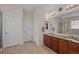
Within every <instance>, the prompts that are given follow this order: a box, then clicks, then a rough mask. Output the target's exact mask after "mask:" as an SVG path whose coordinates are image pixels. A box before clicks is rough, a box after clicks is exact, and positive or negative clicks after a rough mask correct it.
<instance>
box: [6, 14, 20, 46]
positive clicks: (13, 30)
mask: <svg viewBox="0 0 79 59" xmlns="http://www.w3.org/2000/svg"><path fill="white" fill-rule="evenodd" d="M4 17H5V18H4V21H5V26H4V46H5V47H10V46H14V45H17V44H19V38H18V37H19V36H18V33H19V22H18V21H19V18H18V17H17V16H12V15H5V16H4Z"/></svg>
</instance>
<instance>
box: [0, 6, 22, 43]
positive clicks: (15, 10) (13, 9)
mask: <svg viewBox="0 0 79 59" xmlns="http://www.w3.org/2000/svg"><path fill="white" fill-rule="evenodd" d="M0 11H1V12H2V13H3V14H11V15H16V16H19V19H20V22H19V23H20V25H19V26H20V29H19V30H20V34H18V35H19V38H20V44H22V42H23V9H22V8H20V7H17V6H16V5H4V4H1V5H0Z"/></svg>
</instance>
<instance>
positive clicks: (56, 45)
mask: <svg viewBox="0 0 79 59" xmlns="http://www.w3.org/2000/svg"><path fill="white" fill-rule="evenodd" d="M51 39H52V49H53V50H54V51H56V52H57V51H58V39H57V38H54V37H52V38H51Z"/></svg>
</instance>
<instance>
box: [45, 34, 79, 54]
mask: <svg viewBox="0 0 79 59" xmlns="http://www.w3.org/2000/svg"><path fill="white" fill-rule="evenodd" d="M44 44H45V45H46V46H47V47H49V48H51V49H52V50H54V51H56V52H57V53H59V54H79V43H75V42H72V41H69V40H65V39H61V38H56V37H53V36H49V35H44Z"/></svg>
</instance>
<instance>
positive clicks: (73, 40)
mask: <svg viewBox="0 0 79 59" xmlns="http://www.w3.org/2000/svg"><path fill="white" fill-rule="evenodd" d="M44 34H46V35H49V36H52V37H56V38H60V39H64V40H69V41H72V42H75V43H79V41H77V40H75V39H71V38H67V37H65V36H62V35H57V34H51V33H44Z"/></svg>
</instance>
